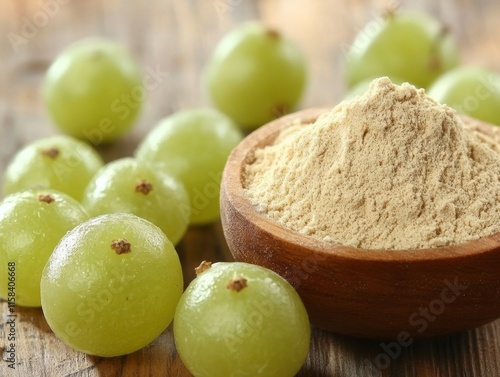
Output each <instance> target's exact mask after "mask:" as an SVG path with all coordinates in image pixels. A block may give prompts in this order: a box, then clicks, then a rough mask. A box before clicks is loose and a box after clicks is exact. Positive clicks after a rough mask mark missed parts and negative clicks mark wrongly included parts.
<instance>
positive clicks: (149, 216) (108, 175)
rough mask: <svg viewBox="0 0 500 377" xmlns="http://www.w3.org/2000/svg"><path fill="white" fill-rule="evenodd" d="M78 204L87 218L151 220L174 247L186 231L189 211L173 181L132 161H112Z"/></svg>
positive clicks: (183, 194)
mask: <svg viewBox="0 0 500 377" xmlns="http://www.w3.org/2000/svg"><path fill="white" fill-rule="evenodd" d="M82 203H83V205H84V207H85V209H86V210H87V211H88V212H89V214H90V215H91V216H98V215H104V214H106V213H117V212H124V213H132V214H134V215H136V216H139V217H142V218H144V219H146V220H148V221H151V222H152V223H153V224H155V225H156V226H158V227H159V228H160V229H161V230H162V231H163V232H164V233H165V235H166V236H167V237H168V239H169V240H170V241H171V242H172V243H173V244H174V245H175V244H177V243H178V242H179V240H180V239H181V238H182V236H183V235H184V233H185V232H186V229H187V226H188V224H189V217H190V208H191V207H190V205H189V196H188V194H187V193H186V190H185V189H184V186H183V185H182V184H181V183H180V182H178V181H177V179H175V178H173V177H171V176H169V175H166V174H160V173H159V172H155V171H154V170H153V169H151V168H150V167H149V166H148V165H146V164H144V163H141V162H138V161H137V160H136V159H134V158H123V159H120V160H116V161H113V162H111V163H109V164H107V165H105V166H104V167H103V168H102V169H101V170H99V171H98V172H97V174H96V175H95V176H94V178H93V179H92V180H91V182H90V183H89V185H88V186H87V189H86V191H85V194H84V198H83V201H82Z"/></svg>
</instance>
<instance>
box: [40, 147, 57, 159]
mask: <svg viewBox="0 0 500 377" xmlns="http://www.w3.org/2000/svg"><path fill="white" fill-rule="evenodd" d="M59 153H60V152H59V149H57V148H49V149H44V150H43V151H42V156H45V157H49V158H51V159H55V158H56V157H57V156H59Z"/></svg>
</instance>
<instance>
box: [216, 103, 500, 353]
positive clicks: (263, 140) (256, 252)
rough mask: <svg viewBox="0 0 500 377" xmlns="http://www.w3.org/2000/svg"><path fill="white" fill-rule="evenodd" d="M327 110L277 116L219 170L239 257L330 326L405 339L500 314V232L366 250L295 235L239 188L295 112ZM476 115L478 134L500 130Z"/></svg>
mask: <svg viewBox="0 0 500 377" xmlns="http://www.w3.org/2000/svg"><path fill="white" fill-rule="evenodd" d="M326 110H328V109H310V110H304V111H300V112H298V113H295V114H291V115H289V116H286V117H283V118H280V119H277V120H275V121H273V122H271V123H269V124H267V125H265V126H263V127H261V128H260V129H258V130H257V131H254V132H253V133H252V134H250V135H249V136H247V137H246V138H245V139H244V140H243V141H242V142H241V143H240V144H239V145H238V146H237V147H236V149H235V150H234V151H233V152H232V154H231V156H230V157H229V159H228V162H227V165H226V167H225V170H224V174H223V178H222V185H221V220H222V225H223V229H224V234H225V237H226V240H227V242H228V245H229V248H230V250H231V252H232V254H233V256H234V257H235V259H236V260H238V261H244V262H249V263H254V264H258V265H261V266H264V267H267V268H270V269H271V270H274V271H275V272H277V273H278V274H280V275H281V276H283V277H284V278H285V279H287V280H288V281H289V282H290V283H291V284H292V285H293V286H294V287H295V288H296V289H297V292H298V293H299V295H300V296H301V298H302V300H303V302H304V304H305V306H306V308H307V311H308V313H309V317H310V321H311V323H312V324H313V325H315V326H317V327H321V328H323V329H326V330H329V331H332V332H336V333H341V334H346V335H352V336H357V337H363V338H375V339H397V340H398V341H399V342H400V343H401V344H403V343H404V342H406V344H408V342H409V341H410V340H411V339H413V338H422V337H432V336H438V335H444V334H448V333H452V332H457V331H463V330H468V329H472V328H474V327H477V326H480V325H482V324H485V323H488V322H490V321H493V320H495V319H497V318H499V317H500V233H496V234H493V235H491V236H489V237H484V238H481V239H479V240H476V241H472V242H468V243H465V244H461V245H453V246H447V247H438V248H433V249H420V250H363V249H358V248H352V247H345V246H340V245H332V244H329V243H326V242H322V241H319V240H316V239H313V238H311V237H307V236H302V235H299V234H297V233H295V232H294V231H292V230H289V229H286V228H284V227H283V226H281V225H279V224H277V223H276V222H274V221H273V220H271V219H269V218H267V217H266V216H265V215H262V214H260V213H258V212H257V211H256V209H255V208H254V206H253V205H252V204H251V203H250V201H249V200H248V198H247V196H246V195H245V192H244V189H243V186H242V166H244V164H246V162H247V161H248V159H249V158H250V157H249V156H251V152H252V150H255V149H256V148H262V147H263V146H265V145H268V144H270V143H271V142H272V141H273V140H274V139H275V138H276V136H277V135H278V134H279V132H280V131H281V130H283V129H285V128H286V127H288V126H290V125H291V124H292V123H293V122H294V121H297V119H300V121H301V122H302V123H307V122H312V121H314V120H315V119H316V118H317V117H318V115H319V114H321V113H323V112H324V111H326ZM464 119H465V121H466V122H469V123H471V122H473V121H472V120H471V119H469V118H464ZM474 122H475V126H476V127H477V128H478V129H480V130H481V131H482V132H485V133H494V132H496V131H494V126H489V125H487V124H484V123H479V122H477V121H474Z"/></svg>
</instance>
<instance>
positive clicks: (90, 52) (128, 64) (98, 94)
mask: <svg viewBox="0 0 500 377" xmlns="http://www.w3.org/2000/svg"><path fill="white" fill-rule="evenodd" d="M42 89H43V92H42V94H43V99H44V102H45V105H46V107H47V109H48V112H49V114H50V115H51V116H52V118H53V120H54V122H55V124H56V125H57V126H58V127H59V128H60V129H61V130H62V131H64V132H65V133H67V134H69V135H71V136H74V137H77V138H80V139H86V140H88V141H89V142H91V143H93V144H94V145H98V144H100V143H105V142H108V141H112V140H115V139H116V138H118V137H120V136H122V135H123V134H124V133H125V132H127V131H128V130H129V128H130V127H131V126H132V124H133V122H134V120H135V119H136V117H137V115H138V114H139V111H140V109H141V106H142V103H143V95H144V94H145V92H146V88H145V87H143V84H142V77H141V71H140V69H139V67H138V65H137V63H136V62H135V60H134V59H133V58H132V57H131V56H130V55H129V54H128V53H127V51H125V50H124V49H123V48H122V47H120V46H119V45H117V44H115V43H113V42H111V41H107V40H104V39H97V38H90V39H85V40H82V41H79V42H77V43H75V44H73V45H71V46H69V47H68V48H67V49H66V50H64V51H63V52H62V53H61V54H60V55H59V56H58V57H57V58H56V60H55V61H54V62H53V63H52V65H51V66H50V68H49V70H48V71H47V74H46V77H45V81H44V84H43V88H42Z"/></svg>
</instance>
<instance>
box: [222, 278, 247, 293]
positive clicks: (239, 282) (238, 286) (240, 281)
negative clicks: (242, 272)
mask: <svg viewBox="0 0 500 377" xmlns="http://www.w3.org/2000/svg"><path fill="white" fill-rule="evenodd" d="M246 286H247V279H245V278H235V279H231V280H229V283H227V286H226V288H227V289H230V290H232V291H236V292H239V291H241V290H242V289H243V288H245V287H246Z"/></svg>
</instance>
